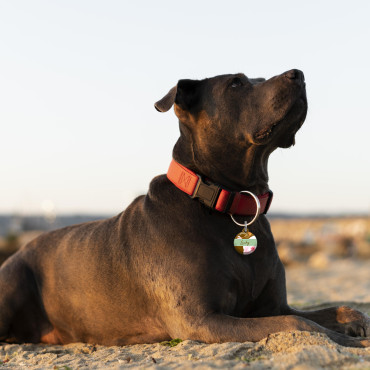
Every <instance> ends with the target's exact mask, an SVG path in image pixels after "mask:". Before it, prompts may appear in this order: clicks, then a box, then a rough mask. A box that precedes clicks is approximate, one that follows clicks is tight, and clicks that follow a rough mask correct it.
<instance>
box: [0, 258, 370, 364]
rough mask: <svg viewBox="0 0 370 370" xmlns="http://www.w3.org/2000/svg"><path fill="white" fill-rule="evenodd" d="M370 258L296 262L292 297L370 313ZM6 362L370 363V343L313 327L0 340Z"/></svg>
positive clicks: (0, 355) (290, 273)
mask: <svg viewBox="0 0 370 370" xmlns="http://www.w3.org/2000/svg"><path fill="white" fill-rule="evenodd" d="M369 277H370V261H369V260H367V261H355V260H351V259H348V260H340V261H336V262H335V261H333V262H331V263H330V264H329V266H327V267H326V268H325V269H314V268H312V267H308V266H304V265H302V266H296V267H291V268H289V269H288V270H287V285H288V293H289V295H288V299H289V302H290V303H293V304H294V305H296V306H298V307H302V306H318V307H326V306H329V305H332V303H330V304H329V303H328V302H333V301H337V302H338V301H340V302H341V303H342V302H346V303H347V304H348V305H351V306H352V307H354V308H357V309H360V310H362V311H364V312H366V313H367V314H369V315H370V279H369ZM0 360H1V361H2V364H1V365H0V367H3V368H12V369H18V368H27V369H68V368H71V369H105V368H112V369H120V368H122V369H123V368H137V367H138V368H146V369H147V368H148V369H149V368H152V369H170V368H181V369H187V368H196V369H208V368H220V369H225V368H227V369H231V368H232V369H239V368H246V367H247V368H249V369H296V370H298V369H299V370H308V369H322V368H325V369H370V348H366V349H356V348H347V347H342V346H339V345H337V344H335V343H334V342H332V341H331V340H329V339H328V338H327V337H326V336H324V335H321V334H315V333H308V332H291V333H278V334H274V335H270V336H269V338H268V340H266V339H264V340H262V341H260V342H259V343H250V342H246V343H223V344H212V345H206V344H203V343H199V342H193V341H183V342H181V343H180V344H178V345H177V346H175V347H172V348H171V347H167V346H164V345H161V344H145V345H133V346H125V347H104V346H93V345H86V344H82V343H77V344H71V345H66V346H55V345H52V346H51V345H34V344H23V345H9V344H0Z"/></svg>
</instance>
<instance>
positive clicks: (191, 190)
mask: <svg viewBox="0 0 370 370" xmlns="http://www.w3.org/2000/svg"><path fill="white" fill-rule="evenodd" d="M167 177H168V179H169V180H170V181H171V182H172V183H173V184H174V185H175V186H177V187H178V188H179V189H180V190H182V191H183V192H185V193H186V194H188V195H189V196H190V197H191V198H199V201H200V202H202V203H204V204H205V205H206V206H207V207H210V208H212V209H216V210H217V211H219V212H222V213H231V214H232V215H241V216H254V215H255V213H256V203H255V201H254V199H253V198H252V197H251V196H250V195H248V194H240V193H239V192H235V191H230V190H226V189H224V188H223V187H221V186H219V185H217V184H214V183H212V182H210V181H203V180H202V179H201V177H200V175H198V174H196V173H195V172H193V171H191V170H189V169H188V168H186V167H184V166H183V165H181V164H180V163H178V162H176V161H175V160H174V159H172V162H171V164H170V167H169V169H168V172H167ZM258 199H259V201H260V203H261V213H264V214H266V213H267V211H268V209H269V207H270V204H271V201H272V191H271V190H269V191H268V192H267V193H264V194H261V195H258Z"/></svg>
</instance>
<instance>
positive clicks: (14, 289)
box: [0, 257, 40, 341]
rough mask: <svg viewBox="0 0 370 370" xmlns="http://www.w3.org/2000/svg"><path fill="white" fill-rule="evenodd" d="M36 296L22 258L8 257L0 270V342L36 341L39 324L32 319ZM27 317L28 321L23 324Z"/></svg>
mask: <svg viewBox="0 0 370 370" xmlns="http://www.w3.org/2000/svg"><path fill="white" fill-rule="evenodd" d="M37 296H38V292H37V289H36V287H35V280H34V276H33V273H32V271H31V270H30V268H29V267H28V266H27V264H25V263H24V262H23V261H22V259H20V258H13V257H10V258H9V259H8V260H7V261H6V262H5V263H4V265H3V266H2V267H1V269H0V340H3V341H4V340H7V341H13V340H17V339H18V340H19V339H21V340H24V341H39V338H40V329H39V322H37V321H36V320H34V318H35V315H34V312H35V311H36V310H37V307H36V304H35V301H37ZM29 318H31V321H32V322H27V320H28V319H29ZM32 319H33V320H32Z"/></svg>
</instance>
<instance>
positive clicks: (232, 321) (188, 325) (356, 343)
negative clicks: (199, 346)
mask: <svg viewBox="0 0 370 370" xmlns="http://www.w3.org/2000/svg"><path fill="white" fill-rule="evenodd" d="M294 330H300V331H310V332H320V333H324V334H326V335H328V337H329V338H330V339H332V340H333V341H335V342H337V343H338V344H341V345H343V346H349V347H370V340H369V339H364V338H353V337H350V336H348V335H345V334H341V333H337V332H335V331H332V330H329V329H326V328H324V327H322V326H320V325H318V324H316V323H315V322H313V321H310V320H308V319H305V318H302V317H299V316H296V315H284V316H272V317H262V318H236V317H231V316H227V315H223V314H210V315H208V316H206V317H204V318H203V319H202V320H195V319H194V320H185V321H184V320H182V322H181V326H179V327H177V329H176V328H174V327H172V329H171V330H169V332H170V335H171V337H173V338H177V337H178V338H187V339H192V340H199V341H203V342H206V343H220V342H235V341H237V342H246V341H251V342H258V341H260V340H261V339H263V338H266V337H267V336H268V335H269V334H273V333H277V332H284V331H294Z"/></svg>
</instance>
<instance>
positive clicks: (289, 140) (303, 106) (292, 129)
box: [254, 97, 307, 147]
mask: <svg viewBox="0 0 370 370" xmlns="http://www.w3.org/2000/svg"><path fill="white" fill-rule="evenodd" d="M306 114H307V101H306V99H305V98H303V97H302V98H299V99H298V100H297V101H296V102H295V103H294V104H293V105H292V107H291V108H290V109H289V110H288V112H287V114H286V115H285V116H284V117H283V118H282V119H281V120H278V121H276V122H274V123H272V124H270V125H268V126H267V127H265V128H263V129H262V130H260V131H258V132H257V133H256V134H255V135H254V141H255V143H256V144H267V143H268V142H270V141H271V140H273V139H274V138H276V139H277V141H278V142H277V144H278V146H281V147H289V146H291V145H294V137H295V134H296V133H297V131H298V130H299V129H300V128H301V127H302V125H303V122H304V120H305V118H306Z"/></svg>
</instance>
